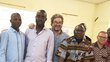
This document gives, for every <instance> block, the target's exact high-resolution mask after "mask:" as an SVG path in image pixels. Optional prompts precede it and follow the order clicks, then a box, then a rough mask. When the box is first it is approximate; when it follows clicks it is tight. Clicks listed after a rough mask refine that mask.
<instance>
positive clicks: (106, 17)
mask: <svg viewBox="0 0 110 62" xmlns="http://www.w3.org/2000/svg"><path fill="white" fill-rule="evenodd" d="M95 17H99V19H98V20H97V21H96V22H94V31H93V40H94V42H95V41H96V36H97V34H98V32H99V31H106V30H107V28H108V26H109V27H110V22H109V21H110V1H108V2H105V3H103V4H100V5H97V9H96V15H95Z"/></svg>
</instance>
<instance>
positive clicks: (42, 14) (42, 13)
mask: <svg viewBox="0 0 110 62" xmlns="http://www.w3.org/2000/svg"><path fill="white" fill-rule="evenodd" d="M36 16H47V14H46V13H44V12H40V11H38V12H37V15H36Z"/></svg>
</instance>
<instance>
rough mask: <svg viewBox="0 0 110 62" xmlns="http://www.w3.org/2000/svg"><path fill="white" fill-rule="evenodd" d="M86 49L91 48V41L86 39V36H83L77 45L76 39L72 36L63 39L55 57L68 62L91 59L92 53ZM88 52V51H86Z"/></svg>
mask: <svg viewBox="0 0 110 62" xmlns="http://www.w3.org/2000/svg"><path fill="white" fill-rule="evenodd" d="M88 47H91V41H89V40H88V39H87V36H84V38H83V40H82V41H81V42H80V43H78V42H77V40H76V38H75V37H74V36H72V37H70V38H68V39H65V40H64V41H63V42H62V43H61V46H60V47H59V49H58V52H57V55H58V56H60V57H62V58H64V59H66V58H67V60H68V61H70V62H74V61H75V62H76V61H80V62H81V60H82V59H83V60H85V59H87V60H89V59H93V58H94V57H93V51H91V50H90V49H88ZM88 50H90V51H88ZM67 53H68V57H67Z"/></svg>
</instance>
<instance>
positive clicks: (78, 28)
mask: <svg viewBox="0 0 110 62" xmlns="http://www.w3.org/2000/svg"><path fill="white" fill-rule="evenodd" d="M75 30H77V31H85V30H84V28H83V27H81V26H76V27H75Z"/></svg>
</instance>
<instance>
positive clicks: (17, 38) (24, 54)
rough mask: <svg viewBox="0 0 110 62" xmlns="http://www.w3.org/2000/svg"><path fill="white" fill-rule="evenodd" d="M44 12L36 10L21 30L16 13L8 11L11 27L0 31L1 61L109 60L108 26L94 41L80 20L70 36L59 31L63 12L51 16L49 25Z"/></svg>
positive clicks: (19, 18)
mask: <svg viewBox="0 0 110 62" xmlns="http://www.w3.org/2000/svg"><path fill="white" fill-rule="evenodd" d="M46 20H47V13H46V11H45V10H38V11H37V14H36V16H35V22H36V25H34V28H32V29H28V30H26V32H25V34H23V33H22V32H21V31H20V29H19V27H20V26H21V24H22V19H21V16H20V14H19V13H13V14H12V15H11V19H10V22H11V27H10V28H9V29H8V30H5V31H3V32H2V33H1V34H0V62H94V61H95V62H110V28H109V29H108V30H107V32H105V31H101V32H99V33H98V36H97V41H96V42H95V43H93V44H92V40H91V39H90V38H89V37H88V36H86V35H85V32H86V29H87V28H86V25H85V24H84V23H80V24H79V25H77V26H76V27H75V29H74V31H73V33H74V35H73V36H71V37H69V35H68V34H66V33H65V32H63V31H62V26H63V22H64V21H63V16H62V15H60V14H54V15H53V16H52V17H51V26H52V28H50V29H48V28H46V27H45V22H46Z"/></svg>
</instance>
